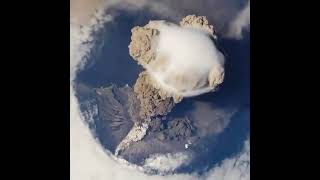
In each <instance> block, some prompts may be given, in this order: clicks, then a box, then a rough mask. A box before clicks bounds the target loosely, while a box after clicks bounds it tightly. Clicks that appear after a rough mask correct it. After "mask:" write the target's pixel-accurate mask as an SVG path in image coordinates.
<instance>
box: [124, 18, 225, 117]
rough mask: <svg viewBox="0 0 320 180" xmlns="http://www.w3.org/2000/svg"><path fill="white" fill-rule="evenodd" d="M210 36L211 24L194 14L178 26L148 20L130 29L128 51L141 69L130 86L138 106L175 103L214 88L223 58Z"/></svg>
mask: <svg viewBox="0 0 320 180" xmlns="http://www.w3.org/2000/svg"><path fill="white" fill-rule="evenodd" d="M210 37H212V38H216V36H215V32H214V30H213V26H212V25H209V23H208V21H207V19H206V17H204V16H195V15H189V16H186V17H185V18H183V19H182V21H181V22H180V26H178V25H176V24H173V23H169V22H166V21H150V22H149V23H148V24H147V25H145V26H144V27H140V26H136V27H134V28H133V29H132V36H131V43H130V45H129V53H130V55H131V56H132V57H133V59H134V60H136V61H137V63H138V64H140V65H141V66H142V67H144V69H145V71H144V72H142V73H141V74H140V75H139V78H138V80H137V81H136V84H135V87H134V90H135V92H136V93H137V96H138V98H139V99H140V101H141V106H142V109H143V108H144V107H146V108H149V106H153V108H152V109H156V108H157V104H159V105H162V104H161V103H163V102H165V103H164V104H167V105H169V104H170V101H174V103H178V102H180V101H181V100H182V98H183V97H189V96H196V95H200V94H203V93H207V92H210V91H214V90H215V88H216V87H217V86H218V85H220V84H221V83H222V82H223V79H224V57H223V55H222V53H220V52H219V51H218V50H217V49H216V47H215V45H214V43H213V42H212V40H211V39H210ZM146 93H148V96H146V95H145V94H146ZM154 101H156V102H154ZM152 102H154V103H152ZM169 107H170V108H168V110H169V109H170V110H171V108H172V107H171V105H170V106H169ZM157 112H158V111H157ZM166 113H167V112H164V111H161V112H160V115H165V114H166ZM149 115H157V114H156V113H154V112H152V113H149Z"/></svg>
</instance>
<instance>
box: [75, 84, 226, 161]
mask: <svg viewBox="0 0 320 180" xmlns="http://www.w3.org/2000/svg"><path fill="white" fill-rule="evenodd" d="M77 90H78V97H79V99H80V100H82V101H81V104H82V111H83V112H90V108H93V107H97V108H96V109H97V115H96V118H94V119H93V121H94V122H91V123H92V124H93V126H92V127H93V129H94V130H95V133H96V134H97V137H98V139H99V140H100V142H101V143H102V145H103V146H104V147H105V148H106V149H108V150H110V151H111V152H113V153H114V151H115V149H116V147H117V145H118V144H119V143H120V142H121V141H122V139H123V138H124V137H125V136H126V135H127V133H128V132H129V131H130V129H131V128H132V126H133V124H134V122H137V123H139V122H141V119H140V116H139V112H140V110H139V108H140V105H139V104H140V103H139V100H138V99H137V97H136V94H135V93H134V92H133V89H132V88H131V87H129V86H124V87H121V88H118V87H117V86H115V85H111V86H109V87H106V88H98V89H94V88H89V87H86V86H84V85H79V86H78V87H77ZM88 102H90V103H88ZM86 104H90V106H88V105H86ZM91 111H92V110H91ZM208 112H210V113H209V114H208ZM226 114H230V112H228V113H227V112H225V111H222V110H221V109H219V108H216V109H211V108H210V107H206V106H205V105H199V104H197V103H195V109H194V110H191V111H190V112H188V113H185V114H178V115H177V114H175V113H169V114H168V115H166V116H156V117H153V118H152V120H151V122H150V124H149V129H148V131H147V135H146V136H145V137H144V138H143V139H142V140H141V141H138V142H136V143H133V144H132V145H131V146H130V147H129V148H127V149H125V150H124V151H123V152H122V153H121V154H120V155H121V156H122V157H123V158H125V159H126V160H128V161H130V162H132V163H136V164H142V163H143V162H144V160H145V159H146V158H147V157H149V155H151V154H156V153H177V152H183V151H189V152H193V151H194V150H196V149H198V148H195V147H196V146H198V144H199V143H200V144H201V139H202V138H204V137H208V136H212V135H215V134H218V133H219V132H221V129H223V128H224V126H226V124H227V122H228V121H226V119H229V118H230V116H231V115H228V116H226ZM231 114H232V113H231ZM208 115H209V116H208ZM188 143H189V148H188V149H186V148H185V144H188Z"/></svg>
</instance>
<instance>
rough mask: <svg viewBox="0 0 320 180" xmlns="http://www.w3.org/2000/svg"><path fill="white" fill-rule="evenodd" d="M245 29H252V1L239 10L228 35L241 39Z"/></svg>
mask: <svg viewBox="0 0 320 180" xmlns="http://www.w3.org/2000/svg"><path fill="white" fill-rule="evenodd" d="M245 30H250V1H249V2H248V3H247V5H246V6H245V8H244V9H243V10H242V11H240V12H239V14H238V15H237V16H236V18H235V19H234V20H233V21H231V23H230V26H229V31H228V34H227V35H228V36H229V37H231V38H235V39H241V38H242V33H243V31H245Z"/></svg>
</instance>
